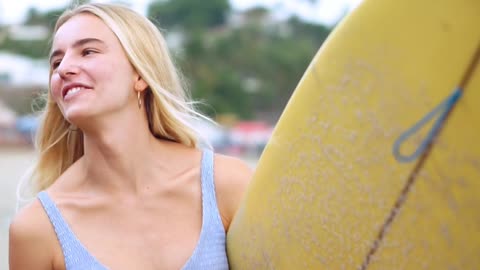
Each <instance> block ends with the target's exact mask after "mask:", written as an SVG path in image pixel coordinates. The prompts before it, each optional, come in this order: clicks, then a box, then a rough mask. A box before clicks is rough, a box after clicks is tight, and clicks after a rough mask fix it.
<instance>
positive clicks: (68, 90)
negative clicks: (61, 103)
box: [62, 83, 92, 99]
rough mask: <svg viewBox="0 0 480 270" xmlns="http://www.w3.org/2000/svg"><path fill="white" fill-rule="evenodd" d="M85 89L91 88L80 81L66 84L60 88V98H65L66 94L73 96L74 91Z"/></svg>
mask: <svg viewBox="0 0 480 270" xmlns="http://www.w3.org/2000/svg"><path fill="white" fill-rule="evenodd" d="M85 89H92V88H91V87H89V86H87V85H85V84H82V83H70V84H66V85H65V86H64V87H63V88H62V98H63V99H65V98H67V97H68V96H73V95H74V94H75V93H77V92H80V91H84V90H85Z"/></svg>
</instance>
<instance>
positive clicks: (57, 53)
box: [49, 38, 105, 62]
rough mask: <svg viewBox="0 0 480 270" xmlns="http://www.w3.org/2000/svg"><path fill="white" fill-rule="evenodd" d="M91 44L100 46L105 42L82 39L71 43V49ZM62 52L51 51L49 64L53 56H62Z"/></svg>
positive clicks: (96, 39) (95, 39)
mask: <svg viewBox="0 0 480 270" xmlns="http://www.w3.org/2000/svg"><path fill="white" fill-rule="evenodd" d="M91 42H97V43H102V44H105V42H103V41H102V40H100V39H98V38H82V39H79V40H77V41H75V43H73V46H72V47H74V48H75V47H80V46H82V45H85V44H87V43H91ZM62 53H63V51H62V50H55V51H53V52H52V53H51V54H50V61H49V62H52V59H53V58H54V57H55V56H58V55H60V54H62Z"/></svg>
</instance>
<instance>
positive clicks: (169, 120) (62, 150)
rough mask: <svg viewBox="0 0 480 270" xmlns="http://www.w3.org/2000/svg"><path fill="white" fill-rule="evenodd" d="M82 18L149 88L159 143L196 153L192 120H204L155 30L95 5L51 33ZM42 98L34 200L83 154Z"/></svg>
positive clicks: (68, 14) (147, 100)
mask: <svg viewBox="0 0 480 270" xmlns="http://www.w3.org/2000/svg"><path fill="white" fill-rule="evenodd" d="M84 13H89V14H93V15H95V16H97V17H99V18H100V19H102V20H103V22H104V23H105V24H106V25H107V26H108V27H109V28H110V29H111V30H112V32H113V33H114V34H115V35H116V37H117V38H118V40H119V41H120V43H121V45H122V47H123V49H124V50H125V52H126V55H127V57H128V59H129V61H130V63H131V64H132V65H133V67H134V68H135V69H136V71H137V72H138V73H139V74H140V76H141V77H142V78H143V79H144V80H145V81H146V82H147V84H148V86H149V87H148V89H147V91H145V92H146V94H145V96H144V102H143V104H145V109H146V112H147V118H148V124H149V128H150V132H151V133H152V134H153V135H154V136H155V137H157V138H162V139H167V140H171V141H175V142H178V143H181V144H183V145H186V146H188V147H197V146H198V144H199V143H200V142H202V141H201V140H200V138H201V136H200V135H199V133H198V132H197V131H196V130H195V129H194V127H193V125H192V123H193V122H192V120H195V119H198V118H204V119H207V118H206V117H205V116H203V115H201V114H200V113H198V112H196V111H195V109H194V106H193V105H194V102H192V101H190V99H189V95H188V93H187V91H186V89H185V87H184V84H183V82H182V80H181V77H180V75H179V73H178V72H177V70H176V68H175V66H174V64H173V61H172V59H171V57H170V54H169V52H168V48H167V45H166V42H165V39H164V38H163V36H162V34H161V33H160V31H159V30H158V28H157V27H156V26H155V25H154V24H153V23H152V22H151V21H150V20H148V19H147V18H145V17H144V16H142V15H140V14H138V13H136V12H135V11H133V10H131V9H129V8H127V7H123V6H120V5H113V4H98V3H97V4H84V5H81V6H78V7H75V8H73V9H70V10H67V11H65V12H64V13H63V14H62V15H61V16H60V17H59V19H58V20H57V23H56V25H55V30H54V33H56V32H57V31H58V29H59V28H60V27H61V26H62V25H63V24H64V23H65V22H66V21H68V20H69V19H70V18H72V17H73V16H75V15H78V14H84ZM51 75H52V70H50V77H51ZM45 98H46V106H45V109H44V111H43V112H42V116H43V117H42V120H41V124H40V126H39V129H38V131H37V134H36V140H35V143H36V148H37V150H38V151H39V153H38V161H37V163H36V164H35V165H34V167H33V169H32V172H31V176H30V177H29V178H30V179H29V180H30V187H29V188H30V191H29V192H31V193H32V194H36V193H37V192H38V191H41V190H44V189H46V188H48V187H49V186H51V185H52V184H53V183H54V182H55V180H56V179H57V178H58V177H59V176H60V175H61V174H62V173H63V172H64V171H65V170H66V169H67V168H68V167H70V166H71V165H72V164H73V163H74V162H75V161H77V160H78V159H79V158H80V157H81V156H82V155H83V154H84V149H83V133H82V131H81V130H72V128H71V124H70V123H69V122H68V121H67V120H66V119H65V118H64V117H63V115H62V113H61V111H60V109H59V107H58V106H57V104H56V103H55V102H54V101H53V99H52V97H51V94H50V91H49V92H48V94H47V95H46V96H45Z"/></svg>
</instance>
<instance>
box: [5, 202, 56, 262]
mask: <svg viewBox="0 0 480 270" xmlns="http://www.w3.org/2000/svg"><path fill="white" fill-rule="evenodd" d="M41 207H42V206H41V205H40V203H39V202H38V201H35V202H33V203H32V204H30V205H28V206H26V207H25V208H24V209H22V210H21V211H20V212H19V213H18V214H17V215H16V216H15V218H14V220H13V221H12V223H11V224H10V230H9V265H10V270H26V269H39V270H52V269H54V268H53V250H52V245H51V239H49V238H50V237H49V235H50V232H49V231H48V229H49V228H48V227H46V226H51V225H50V222H49V221H48V218H47V217H46V215H45V214H44V213H42V212H41V211H43V209H42V208H41ZM46 229H47V230H46ZM50 230H51V229H50Z"/></svg>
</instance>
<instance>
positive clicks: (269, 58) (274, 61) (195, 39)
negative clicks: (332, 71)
mask: <svg viewBox="0 0 480 270" xmlns="http://www.w3.org/2000/svg"><path fill="white" fill-rule="evenodd" d="M73 1H76V0H73ZM305 1H309V0H305ZM83 2H86V1H83ZM63 10H64V9H58V10H51V11H48V12H44V13H42V12H39V11H38V10H35V9H30V10H29V11H28V16H27V19H26V21H25V25H30V26H32V25H33V26H34V25H42V26H45V27H48V29H49V32H50V33H51V32H52V31H53V27H54V23H55V21H56V19H57V18H58V16H59V15H60V14H61V13H62V12H63ZM147 14H148V16H149V17H150V18H152V19H154V21H155V22H156V23H157V24H158V26H159V27H160V28H161V29H163V31H164V33H165V35H166V37H167V40H170V39H172V37H175V36H176V37H180V38H179V40H180V42H176V43H172V42H170V43H169V44H170V45H172V44H174V45H172V48H171V49H172V50H173V52H174V53H173V55H174V56H175V60H176V62H177V63H178V64H179V67H180V69H181V70H182V71H183V73H184V74H185V75H186V76H185V77H186V78H188V82H189V86H190V90H191V92H192V95H193V96H194V98H195V99H200V100H204V101H205V103H207V104H208V106H204V107H202V108H201V109H203V110H204V111H205V112H206V113H208V114H210V115H212V116H215V115H220V114H230V115H231V114H233V115H237V116H238V117H240V118H244V119H248V118H253V117H256V118H259V117H260V118H263V120H267V121H270V122H273V121H275V120H276V118H277V117H278V116H279V115H280V113H281V111H282V110H283V108H284V106H285V105H286V103H287V101H288V99H289V97H290V96H291V94H292V92H293V90H294V89H295V86H296V85H297V83H298V81H299V80H300V78H301V76H302V74H303V73H304V71H305V69H306V68H307V66H308V64H309V63H310V61H311V60H312V58H313V56H314V55H315V53H316V52H317V50H318V48H319V47H320V46H321V44H322V43H323V41H324V40H325V38H326V37H327V35H328V34H329V32H330V29H329V28H327V27H325V26H322V25H317V24H310V23H306V22H304V21H302V20H301V19H299V18H296V17H292V18H290V19H289V20H286V21H279V20H277V19H275V18H273V16H272V15H271V14H270V11H269V10H267V9H265V8H252V9H250V10H247V11H244V12H234V11H233V10H232V9H231V6H230V4H229V2H228V0H209V1H198V0H161V1H153V2H152V3H151V4H150V6H149V9H148V12H147ZM50 40H51V35H50V36H48V37H47V38H45V39H44V40H36V41H32V40H30V41H25V40H12V39H11V38H9V37H7V38H5V39H4V40H3V42H2V43H0V50H7V51H11V52H14V53H18V54H22V55H27V56H30V57H32V58H46V57H47V55H48V50H49V44H50ZM0 42H1V41H0Z"/></svg>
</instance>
